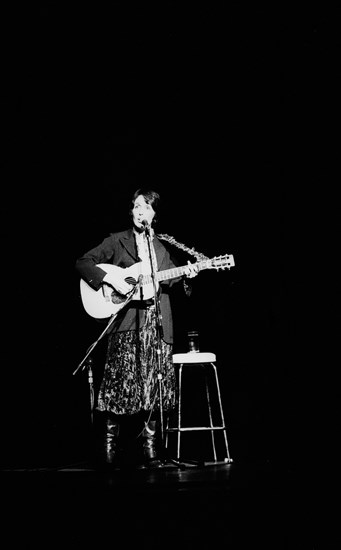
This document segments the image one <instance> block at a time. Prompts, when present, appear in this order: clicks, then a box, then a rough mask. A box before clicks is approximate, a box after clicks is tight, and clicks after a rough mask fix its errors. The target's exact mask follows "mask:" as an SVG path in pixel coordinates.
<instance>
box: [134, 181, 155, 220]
mask: <svg viewBox="0 0 341 550" xmlns="http://www.w3.org/2000/svg"><path fill="white" fill-rule="evenodd" d="M140 195H142V196H143V197H144V200H145V201H146V203H147V204H150V206H151V207H152V208H153V210H154V212H155V216H154V219H153V223H155V222H156V221H157V217H158V212H159V205H160V195H159V193H157V192H156V191H152V190H151V189H144V188H140V189H137V190H136V191H135V193H134V194H133V196H132V199H131V206H130V211H129V212H130V215H131V216H132V212H133V208H134V203H135V201H136V199H137V197H139V196H140Z"/></svg>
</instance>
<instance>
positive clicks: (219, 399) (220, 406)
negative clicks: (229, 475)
mask: <svg viewBox="0 0 341 550" xmlns="http://www.w3.org/2000/svg"><path fill="white" fill-rule="evenodd" d="M211 365H212V367H213V370H214V375H215V381H216V385H217V392H218V401H219V408H220V415H221V422H222V427H223V433H224V441H225V448H226V454H227V456H226V459H227V462H232V458H231V457H230V453H229V446H228V442H227V435H226V425H225V418H224V411H223V405H222V402H221V395H220V386H219V380H218V372H217V367H216V366H215V364H214V363H211Z"/></svg>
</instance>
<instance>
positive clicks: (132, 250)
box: [120, 229, 138, 262]
mask: <svg viewBox="0 0 341 550" xmlns="http://www.w3.org/2000/svg"><path fill="white" fill-rule="evenodd" d="M120 242H121V244H122V246H123V247H124V248H125V249H126V251H127V252H128V254H129V255H130V256H131V257H132V258H133V260H134V261H135V262H137V261H138V255H137V250H136V243H135V237H134V232H133V230H132V229H128V230H127V231H126V232H125V234H124V235H123V236H122V237H121V238H120Z"/></svg>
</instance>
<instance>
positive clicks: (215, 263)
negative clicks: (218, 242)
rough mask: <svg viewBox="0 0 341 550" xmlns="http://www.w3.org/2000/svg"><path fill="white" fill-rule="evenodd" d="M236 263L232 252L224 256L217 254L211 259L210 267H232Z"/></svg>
mask: <svg viewBox="0 0 341 550" xmlns="http://www.w3.org/2000/svg"><path fill="white" fill-rule="evenodd" d="M234 265H235V263H234V258H233V255H232V254H225V255H224V256H215V257H214V258H212V259H211V260H210V266H209V268H210V269H216V270H219V269H226V268H227V269H230V268H231V267H233V266H234Z"/></svg>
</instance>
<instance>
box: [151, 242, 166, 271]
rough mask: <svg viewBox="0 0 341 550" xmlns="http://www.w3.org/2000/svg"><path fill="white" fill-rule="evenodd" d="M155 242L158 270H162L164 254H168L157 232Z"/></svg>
mask: <svg viewBox="0 0 341 550" xmlns="http://www.w3.org/2000/svg"><path fill="white" fill-rule="evenodd" d="M153 243H154V250H155V254H156V260H157V266H158V271H160V270H161V267H162V262H163V259H164V256H165V254H166V249H165V247H164V246H163V244H161V242H160V241H159V239H158V238H157V237H156V235H155V234H154V239H153Z"/></svg>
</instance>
